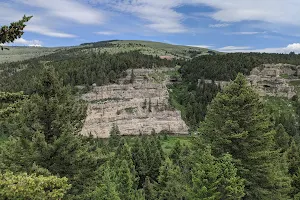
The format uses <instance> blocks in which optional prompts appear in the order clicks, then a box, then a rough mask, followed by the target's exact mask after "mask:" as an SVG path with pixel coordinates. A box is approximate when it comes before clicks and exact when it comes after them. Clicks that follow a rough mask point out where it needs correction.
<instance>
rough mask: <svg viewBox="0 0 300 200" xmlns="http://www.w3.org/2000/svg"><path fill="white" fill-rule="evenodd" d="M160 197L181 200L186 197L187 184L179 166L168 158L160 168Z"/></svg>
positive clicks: (158, 185)
mask: <svg viewBox="0 0 300 200" xmlns="http://www.w3.org/2000/svg"><path fill="white" fill-rule="evenodd" d="M157 189H158V199H161V200H176V199H178V200H181V199H184V198H185V197H186V194H187V193H186V192H187V186H186V184H185V183H184V179H183V177H182V174H181V172H180V169H179V167H178V166H176V165H174V164H173V163H172V161H171V160H170V159H169V158H167V159H166V161H165V163H164V164H163V165H162V166H161V168H160V174H159V177H158V184H157Z"/></svg>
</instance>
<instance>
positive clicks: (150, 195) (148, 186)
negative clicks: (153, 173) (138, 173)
mask: <svg viewBox="0 0 300 200" xmlns="http://www.w3.org/2000/svg"><path fill="white" fill-rule="evenodd" d="M143 189H144V192H145V199H146V200H155V199H156V191H155V188H154V184H153V183H151V181H150V178H149V176H147V177H146V179H145V183H144V187H143Z"/></svg>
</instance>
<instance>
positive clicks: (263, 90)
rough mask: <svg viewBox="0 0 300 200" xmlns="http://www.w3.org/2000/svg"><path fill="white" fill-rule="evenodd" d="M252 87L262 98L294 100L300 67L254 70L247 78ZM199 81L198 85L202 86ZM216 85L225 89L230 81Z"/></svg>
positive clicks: (273, 66)
mask: <svg viewBox="0 0 300 200" xmlns="http://www.w3.org/2000/svg"><path fill="white" fill-rule="evenodd" d="M247 80H248V83H249V85H250V86H252V87H253V88H254V89H255V90H256V91H257V92H258V94H259V95H260V96H277V97H286V98H289V99H290V98H292V97H293V96H295V95H296V90H295V87H294V86H293V85H291V84H290V82H291V81H294V82H295V81H300V66H295V65H290V64H265V65H262V66H261V67H256V68H254V69H253V70H252V71H251V72H250V75H249V76H247ZM200 81H201V80H200V79H199V80H198V85H199V84H200ZM214 82H215V84H218V85H220V86H221V88H224V87H225V86H227V85H228V84H229V83H230V82H229V81H214ZM205 83H212V80H205Z"/></svg>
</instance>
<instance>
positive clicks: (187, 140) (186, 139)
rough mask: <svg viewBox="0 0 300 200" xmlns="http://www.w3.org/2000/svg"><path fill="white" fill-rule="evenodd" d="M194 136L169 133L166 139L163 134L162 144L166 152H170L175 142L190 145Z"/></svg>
mask: <svg viewBox="0 0 300 200" xmlns="http://www.w3.org/2000/svg"><path fill="white" fill-rule="evenodd" d="M192 139H193V137H191V136H170V135H168V136H167V137H166V138H165V139H164V136H162V139H161V145H162V148H163V150H164V152H165V153H166V154H169V153H170V151H171V150H172V149H173V147H174V146H175V144H176V143H177V142H178V141H180V143H181V144H182V145H186V146H190V145H191V142H192Z"/></svg>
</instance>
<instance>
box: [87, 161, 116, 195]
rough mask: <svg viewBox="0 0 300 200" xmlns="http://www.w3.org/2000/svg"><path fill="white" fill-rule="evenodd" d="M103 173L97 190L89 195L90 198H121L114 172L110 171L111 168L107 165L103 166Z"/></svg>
mask: <svg viewBox="0 0 300 200" xmlns="http://www.w3.org/2000/svg"><path fill="white" fill-rule="evenodd" d="M102 169H103V170H104V171H103V175H102V177H101V183H100V185H99V186H98V187H97V188H96V190H95V191H93V192H92V193H91V194H89V195H88V198H89V199H91V200H98V199H103V200H121V199H120V197H119V194H118V192H117V186H116V183H115V182H114V180H113V178H112V177H113V175H112V172H111V171H110V168H109V167H108V166H106V167H105V168H102Z"/></svg>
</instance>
